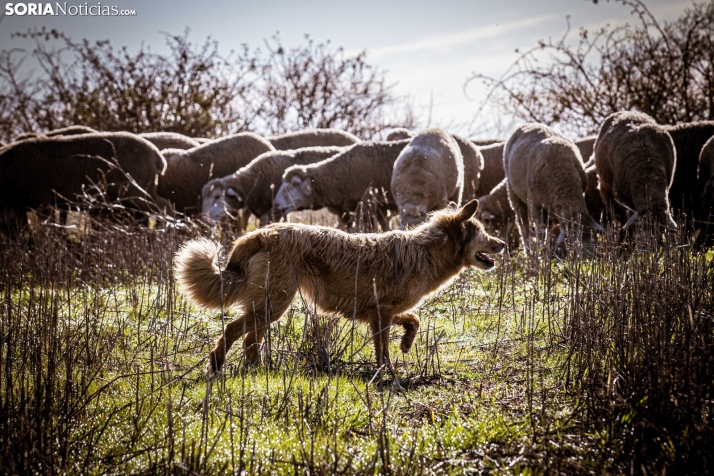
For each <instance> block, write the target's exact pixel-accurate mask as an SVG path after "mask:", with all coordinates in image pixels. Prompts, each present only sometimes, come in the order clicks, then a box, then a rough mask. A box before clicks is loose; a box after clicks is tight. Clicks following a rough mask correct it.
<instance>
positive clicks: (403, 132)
mask: <svg viewBox="0 0 714 476" xmlns="http://www.w3.org/2000/svg"><path fill="white" fill-rule="evenodd" d="M412 137H414V132H412V131H410V130H409V129H405V128H403V127H398V128H396V129H392V130H391V131H390V132H389V134H387V140H388V141H393V140H404V139H411V138H412Z"/></svg>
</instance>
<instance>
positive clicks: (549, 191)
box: [503, 124, 602, 249]
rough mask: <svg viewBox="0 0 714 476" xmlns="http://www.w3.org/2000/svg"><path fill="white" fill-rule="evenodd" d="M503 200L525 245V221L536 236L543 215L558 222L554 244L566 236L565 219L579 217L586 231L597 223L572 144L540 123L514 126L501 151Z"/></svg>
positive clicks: (527, 242)
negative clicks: (506, 195)
mask: <svg viewBox="0 0 714 476" xmlns="http://www.w3.org/2000/svg"><path fill="white" fill-rule="evenodd" d="M503 164H504V168H505V170H506V186H507V190H508V199H509V201H510V202H511V207H512V208H513V211H514V213H515V215H516V224H517V225H518V229H519V230H520V232H521V239H522V240H523V246H524V248H525V249H528V248H529V247H530V238H531V225H532V224H535V230H536V238H539V236H538V235H539V233H540V230H541V225H545V226H548V224H547V223H544V214H545V213H546V212H549V213H550V214H551V217H554V219H555V220H556V221H557V222H558V224H559V225H560V235H559V236H558V240H557V242H558V244H560V243H562V242H563V240H564V239H565V237H566V233H567V228H568V226H569V224H570V222H572V221H574V220H580V221H581V223H582V224H583V225H584V226H586V227H588V229H589V230H590V231H589V233H590V234H591V233H592V230H596V231H602V227H601V226H600V225H599V224H598V223H597V221H596V220H595V219H594V218H593V217H592V216H591V215H590V212H589V211H588V208H587V205H586V204H585V189H586V188H587V177H586V175H585V169H584V167H583V160H582V158H581V157H580V151H579V150H578V148H577V147H576V145H575V144H574V143H573V142H572V141H571V140H569V139H568V138H566V137H565V136H563V135H562V134H560V133H559V132H557V131H556V130H555V129H552V128H550V127H548V126H545V125H543V124H526V125H524V126H521V127H519V128H518V129H516V132H514V133H513V135H512V136H511V138H510V139H508V142H507V143H506V148H505V151H504V153H503Z"/></svg>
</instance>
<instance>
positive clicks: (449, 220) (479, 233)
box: [435, 199, 506, 270]
mask: <svg viewBox="0 0 714 476" xmlns="http://www.w3.org/2000/svg"><path fill="white" fill-rule="evenodd" d="M476 210H478V200H475V199H474V200H471V201H470V202H468V203H467V204H466V205H464V206H463V207H461V208H459V209H458V210H456V211H453V212H442V213H440V214H439V215H437V216H436V217H435V219H436V221H437V223H438V224H439V225H440V226H441V227H443V228H444V230H445V231H446V233H447V235H448V236H449V237H450V238H451V239H452V240H455V241H456V244H457V247H458V249H459V253H461V254H462V255H463V265H464V266H474V267H476V268H479V269H482V270H489V269H491V268H493V267H494V266H495V265H496V262H495V260H494V259H493V258H492V257H490V256H489V255H494V254H500V253H502V252H503V250H504V249H505V248H506V243H504V242H503V241H502V240H499V239H498V238H495V237H493V236H491V235H489V234H488V233H486V231H485V230H484V228H483V225H482V224H481V222H479V221H478V220H476V219H475V218H474V214H475V213H476Z"/></svg>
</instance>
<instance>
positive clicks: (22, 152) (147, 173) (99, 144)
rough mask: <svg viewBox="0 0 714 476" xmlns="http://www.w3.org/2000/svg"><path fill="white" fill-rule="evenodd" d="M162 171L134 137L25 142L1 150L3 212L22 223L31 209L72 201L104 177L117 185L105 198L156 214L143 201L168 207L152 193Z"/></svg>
mask: <svg viewBox="0 0 714 476" xmlns="http://www.w3.org/2000/svg"><path fill="white" fill-rule="evenodd" d="M117 166H118V167H119V168H120V169H121V171H120V170H118V169H117ZM164 167H165V162H164V161H163V157H161V154H159V151H158V150H157V149H156V147H155V146H154V145H152V144H151V143H149V142H147V141H145V140H143V139H141V138H140V137H138V136H135V135H134V134H129V133H93V134H82V135H75V136H57V137H39V138H35V139H26V140H24V141H20V142H16V143H13V144H10V145H8V146H7V147H5V148H3V149H2V151H0V203H2V213H3V216H4V217H5V218H6V219H7V220H6V221H11V220H14V219H17V218H18V217H20V219H21V217H22V215H23V214H24V212H25V211H26V210H28V209H30V208H40V207H44V206H49V205H53V204H55V203H59V202H61V201H62V197H64V198H66V199H68V200H74V199H75V198H76V197H77V196H78V195H80V194H82V193H83V191H84V189H86V187H88V186H90V185H91V184H92V183H99V182H100V181H101V179H102V175H103V174H106V182H107V183H108V184H117V185H116V186H109V187H108V188H107V190H106V198H107V199H108V200H110V201H114V200H117V199H119V198H121V199H122V200H126V202H125V203H127V204H128V205H129V206H131V207H134V208H137V209H140V210H149V211H155V208H154V207H153V206H151V205H149V204H148V203H147V202H146V200H153V201H154V202H156V204H158V205H159V206H160V207H164V206H166V205H167V203H166V202H165V201H164V200H163V199H161V198H160V197H159V196H158V195H157V193H156V182H157V177H158V175H159V174H160V173H161V172H162V171H163V169H164ZM127 177H130V178H131V181H129V179H128V178H127ZM137 187H139V188H137ZM133 197H136V198H137V199H133V200H132V198H133Z"/></svg>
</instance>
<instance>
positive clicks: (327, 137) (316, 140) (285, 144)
mask: <svg viewBox="0 0 714 476" xmlns="http://www.w3.org/2000/svg"><path fill="white" fill-rule="evenodd" d="M268 141H269V142H270V143H271V144H273V147H275V149H276V150H291V149H303V148H305V147H318V146H325V147H329V146H337V147H347V146H350V145H352V144H356V143H358V142H360V140H359V139H358V138H357V137H355V136H353V135H352V134H350V133H349V132H345V131H341V130H338V129H311V130H307V131H299V132H289V133H287V134H282V135H279V136H273V137H268Z"/></svg>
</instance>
